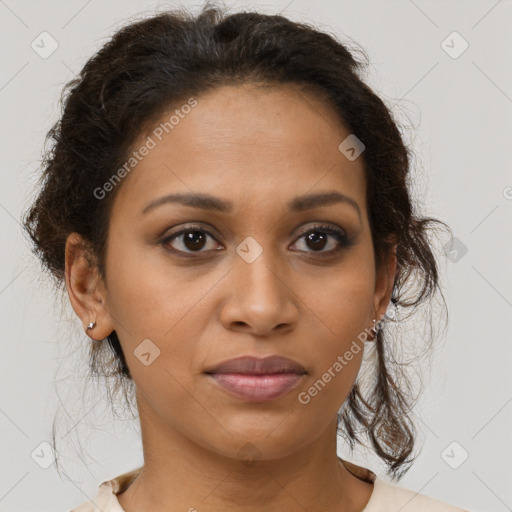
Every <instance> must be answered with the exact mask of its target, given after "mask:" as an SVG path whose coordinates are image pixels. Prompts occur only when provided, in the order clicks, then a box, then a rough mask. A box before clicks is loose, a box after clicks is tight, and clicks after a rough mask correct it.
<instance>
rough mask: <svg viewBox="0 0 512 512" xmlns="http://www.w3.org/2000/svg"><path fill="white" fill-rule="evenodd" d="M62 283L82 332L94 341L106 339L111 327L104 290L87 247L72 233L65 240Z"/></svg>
mask: <svg viewBox="0 0 512 512" xmlns="http://www.w3.org/2000/svg"><path fill="white" fill-rule="evenodd" d="M65 280H66V289H67V292H68V296H69V300H70V302H71V306H72V307H73V310H74V311H75V313H76V314H77V316H78V317H79V318H80V319H81V321H82V325H83V330H84V332H86V334H87V335H88V336H90V337H91V338H92V337H93V339H96V340H101V339H104V338H106V337H107V336H108V335H109V334H110V333H111V332H112V331H113V330H114V327H113V325H112V320H111V318H110V315H109V314H108V310H107V307H106V297H105V294H104V287H103V286H102V283H101V277H100V275H99V272H98V268H97V266H96V265H94V264H93V263H92V261H91V257H90V253H89V252H88V250H87V245H86V243H85V241H84V239H83V238H82V237H81V236H80V235H79V234H78V233H71V234H70V235H69V236H68V238H67V240H66V249H65ZM91 323H92V324H94V325H91Z"/></svg>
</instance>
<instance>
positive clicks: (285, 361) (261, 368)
mask: <svg viewBox="0 0 512 512" xmlns="http://www.w3.org/2000/svg"><path fill="white" fill-rule="evenodd" d="M204 373H210V374H211V373H215V374H219V373H238V374H246V375H267V374H274V373H296V374H300V375H302V374H305V373H307V372H306V369H305V368H304V367H303V366H302V365H301V364H299V363H298V362H297V361H294V360H293V359H289V358H288V357H285V356H280V355H272V356H267V357H264V358H261V357H255V356H240V357H237V358H235V359H228V360H226V361H223V362H222V363H220V364H218V365H216V366H214V367H212V368H210V369H207V370H205V372H204Z"/></svg>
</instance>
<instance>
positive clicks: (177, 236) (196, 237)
mask: <svg viewBox="0 0 512 512" xmlns="http://www.w3.org/2000/svg"><path fill="white" fill-rule="evenodd" d="M209 238H210V239H212V240H213V241H214V242H215V238H214V237H213V235H211V233H209V232H208V231H206V230H204V229H199V228H196V227H188V228H184V229H181V230H179V231H177V232H175V233H173V234H172V235H170V236H168V237H166V238H165V239H164V240H162V242H161V243H162V244H163V245H164V246H169V245H170V246H171V247H172V249H173V250H175V251H178V252H184V253H193V252H198V253H199V252H207V251H208V250H211V249H215V243H214V244H213V246H212V244H211V243H210V247H208V239H209ZM203 249H205V250H203Z"/></svg>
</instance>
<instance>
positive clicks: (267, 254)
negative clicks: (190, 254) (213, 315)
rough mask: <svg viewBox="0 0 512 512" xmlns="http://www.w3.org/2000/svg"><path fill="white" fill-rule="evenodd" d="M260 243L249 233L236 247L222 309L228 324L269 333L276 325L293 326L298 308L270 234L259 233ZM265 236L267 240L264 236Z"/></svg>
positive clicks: (255, 331)
mask: <svg viewBox="0 0 512 512" xmlns="http://www.w3.org/2000/svg"><path fill="white" fill-rule="evenodd" d="M257 236H258V238H259V240H260V241H261V242H262V243H261V244H260V242H259V241H257V240H256V239H255V238H253V237H251V236H249V237H247V238H246V239H244V240H243V241H242V242H241V243H240V244H239V245H238V246H237V247H236V253H235V254H234V257H233V263H232V264H233V268H232V270H231V272H230V276H231V277H230V280H229V284H228V286H229V291H228V297H229V299H228V300H227V302H225V303H224V305H223V308H222V313H221V318H222V321H223V323H224V325H225V327H226V328H228V329H233V328H240V326H241V325H243V326H244V328H249V329H250V330H251V331H253V333H254V334H258V335H266V334H269V333H270V332H271V331H272V330H273V329H274V328H277V327H284V326H287V327H288V328H291V326H292V325H295V324H296V322H297V319H298V315H299V311H298V308H297V305H296V304H295V302H294V300H293V294H292V293H291V290H290V289H289V287H288V286H287V285H286V281H287V279H286V275H285V272H286V270H284V269H285V267H286V265H284V264H282V262H280V261H279V260H278V258H277V256H276V248H271V247H270V245H271V241H270V239H271V237H270V236H266V237H263V235H261V234H258V235H257ZM263 238H265V240H263Z"/></svg>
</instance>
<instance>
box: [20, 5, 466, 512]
mask: <svg viewBox="0 0 512 512" xmlns="http://www.w3.org/2000/svg"><path fill="white" fill-rule="evenodd" d="M361 67H362V63H361V62H358V61H356V60H355V58H354V57H353V55H352V54H351V53H350V52H349V51H348V50H347V49H346V48H345V47H344V46H343V45H342V44H341V43H339V42H338V41H336V40H335V39H334V38H333V37H332V36H329V35H327V34H325V33H322V32H319V31H317V30H316V29H314V28H313V27H311V26H308V25H305V24H299V23H294V22H292V21H290V20H288V19H286V18H284V17H282V16H269V15H263V14H259V13H255V12H240V13H236V14H232V15H228V14H227V13H226V12H224V11H222V10H221V9H217V8H212V7H211V6H208V5H207V6H205V7H204V8H203V11H202V12H201V13H200V15H199V16H197V17H194V16H191V15H189V14H187V13H186V12H185V11H180V12H178V11H173V12H168V13H164V14H159V15H156V16H154V17H151V18H147V19H145V20H142V21H138V22H136V23H132V24H130V25H127V26H125V27H123V28H122V29H121V30H119V31H118V32H117V33H116V34H115V35H114V37H113V38H112V39H111V40H110V41H109V42H108V43H107V44H105V45H104V47H103V48H101V50H100V51H99V52H98V53H97V54H96V55H94V56H93V57H92V58H91V59H90V60H89V61H88V62H87V63H86V65H85V66H84V68H83V70H82V71H81V73H80V75H79V77H78V78H76V79H75V80H73V81H72V82H70V84H68V87H67V96H66V98H65V102H64V109H63V112H62V116H61V119H60V121H59V122H58V123H57V124H56V125H55V126H54V127H53V129H52V130H51V131H50V134H49V135H50V137H51V139H52V141H53V142H54V146H53V148H52V151H51V152H50V153H49V154H48V155H47V158H46V159H45V162H44V164H45V165H44V176H43V178H44V179H43V182H42V184H41V190H40V192H39V195H38V197H37V199H36V201H35V203H34V204H33V205H32V207H31V208H30V210H29V211H28V212H27V214H26V217H25V219H24V223H25V228H26V230H27V232H28V233H29V235H30V237H31V240H32V241H33V243H34V250H35V251H36V252H37V253H38V255H39V256H40V257H41V260H42V263H43V264H44V266H45V267H46V268H47V269H48V270H49V271H50V272H51V274H52V275H53V276H54V278H55V282H56V284H62V283H65V286H66V290H67V294H68V296H69V300H70V302H71V305H72V307H73V309H74V311H75V312H76V314H77V316H78V317H79V318H80V320H81V322H82V324H83V328H84V331H85V332H86V333H87V335H88V336H89V337H90V339H91V340H92V343H91V366H92V370H93V371H96V372H100V371H101V368H102V367H101V364H100V362H101V361H104V362H105V361H108V359H109V354H112V352H113V354H114V356H115V359H114V361H115V365H114V368H116V369H117V377H118V380H119V383H124V384H128V386H131V389H132V390H133V391H134V393H135V395H136V404H137V409H138V412H139V417H140V424H141V434H142V444H143V448H144V465H143V466H141V467H139V468H136V469H134V470H131V471H128V472H126V473H123V474H122V475H119V476H118V477H116V478H114V479H112V480H109V481H107V482H103V484H102V485H101V486H100V488H99V490H98V495H97V496H96V497H95V498H94V499H91V500H89V501H87V502H85V503H83V504H82V505H80V506H79V507H78V508H75V509H74V510H76V511H80V512H85V511H90V510H93V509H94V507H93V505H96V506H97V507H99V508H100V509H101V510H102V511H103V512H107V511H121V510H124V511H126V512H135V511H142V510H153V511H159V510H162V511H163V510H189V511H192V510H209V511H221V510H222V511H223V512H228V511H232V510H247V511H252V510H254V511H261V510H281V511H283V510H285V511H303V510H308V511H325V512H330V511H337V512H356V511H358V512H359V511H362V510H364V511H365V512H377V511H391V510H397V511H398V510H402V511H404V512H407V511H419V510H428V511H460V510H461V509H459V508H456V507H455V506H452V505H448V504H446V503H442V502H440V501H437V500H435V499H433V498H430V497H427V496H425V495H421V494H417V493H414V492H413V491H410V490H407V489H405V488H403V487H400V486H398V485H396V484H394V483H391V482H388V481H385V480H383V479H381V478H380V477H377V476H376V474H375V473H374V472H372V471H371V470H369V469H367V468H364V467H361V466H358V465H356V464H353V463H350V462H348V461H346V460H343V459H341V458H339V457H338V455H337V444H336V441H337V433H340V434H341V435H342V436H343V438H344V439H345V440H346V442H347V444H348V446H349V447H350V448H351V449H352V448H353V447H354V446H355V444H356V443H363V437H365V436H367V438H368V439H369V440H370V442H371V447H372V448H373V449H374V450H375V452H376V454H377V455H378V456H379V457H380V458H381V459H382V461H383V462H385V464H386V465H387V470H388V474H389V475H390V476H391V477H392V478H395V479H399V478H400V477H401V476H402V475H403V473H404V472H405V471H406V470H407V469H408V467H410V465H411V463H412V461H413V460H414V457H413V450H414V446H415V429H414V424H413V422H412V421H411V418H410V405H411V401H412V399H411V396H410V390H409V387H408V381H407V380H406V375H405V373H402V370H401V367H400V366H399V364H398V363H397V362H396V361H395V360H394V359H393V358H392V357H390V354H391V353H392V348H393V345H395V344H396V343H397V340H396V339H395V338H393V337H391V336H390V332H391V331H392V328H393V324H394V321H395V320H396V315H397V312H398V308H400V315H401V317H402V319H403V314H404V313H406V312H407V309H408V308H414V309H415V308H417V307H418V306H419V305H420V304H422V303H424V302H426V301H427V300H429V299H431V298H432V297H433V296H434V294H435V293H436V292H437V293H440V289H439V284H438V269H437V264H436V260H435V257H434V254H433V252H432V249H431V247H430V244H429V239H428V234H429V233H428V230H429V229H430V225H433V224H434V223H436V222H437V223H439V225H444V223H442V222H439V221H436V220H435V219H427V218H422V217H419V216H418V215H417V214H416V213H415V207H414V205H413V202H412V199H411V197H410V193H409V189H408V185H409V174H408V173H409V158H408V151H409V150H408V149H407V148H406V146H405V145H404V143H403V140H402V138H401V136H400V132H399V129H398V127H397V125H396V123H395V122H394V120H393V119H392V116H391V114H390V112H389V111H388V109H387V108H386V107H385V105H384V103H383V102H382V101H381V100H380V99H379V98H378V97H377V96H376V95H375V94H374V93H373V92H372V91H371V89H370V88H369V87H368V86H366V85H365V84H364V83H363V81H362V80H361V79H360V78H359V76H358V74H357V71H358V70H359V69H360V68H361ZM444 226H446V225H444ZM411 282H414V286H413V285H412V284H411ZM418 284H419V286H418ZM365 361H366V362H367V363H368V365H369V366H368V369H367V371H366V373H363V372H362V367H364V366H365V365H363V362H365ZM107 367H110V368H111V367H112V361H110V363H109V364H105V369H104V370H103V371H106V368H107Z"/></svg>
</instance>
